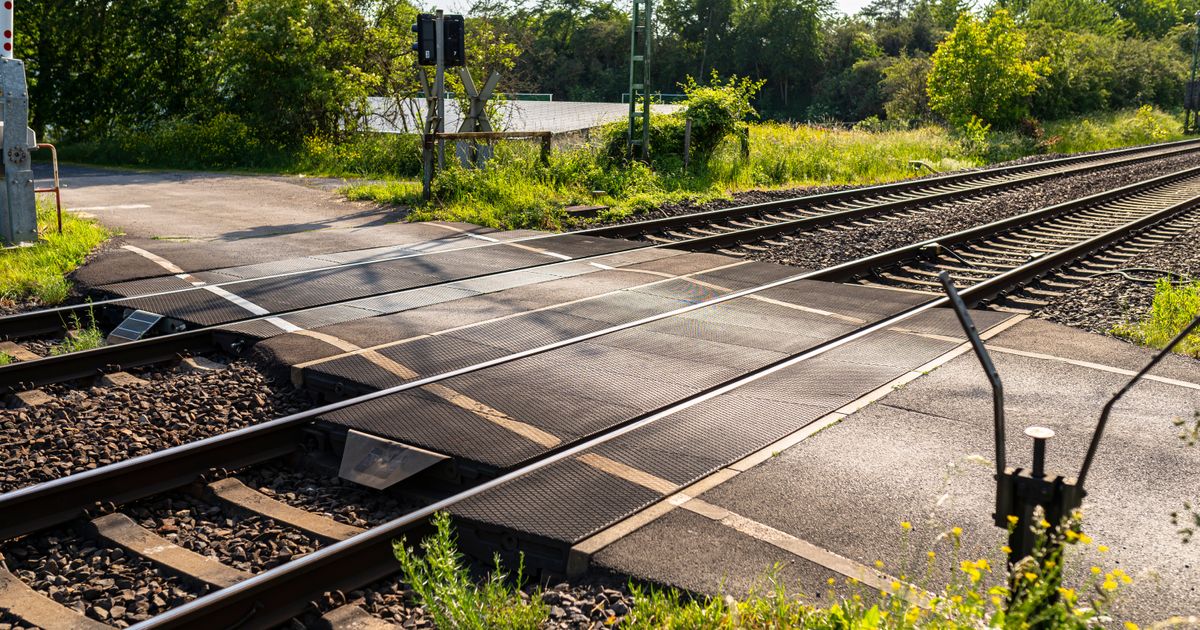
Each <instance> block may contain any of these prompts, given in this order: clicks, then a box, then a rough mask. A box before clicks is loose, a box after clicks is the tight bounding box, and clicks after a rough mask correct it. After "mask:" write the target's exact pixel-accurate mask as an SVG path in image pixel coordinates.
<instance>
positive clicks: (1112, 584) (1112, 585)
mask: <svg viewBox="0 0 1200 630" xmlns="http://www.w3.org/2000/svg"><path fill="white" fill-rule="evenodd" d="M1100 588H1102V589H1104V590H1106V591H1115V590H1117V582H1116V580H1113V579H1112V578H1111V577H1108V578H1105V579H1104V583H1103V584H1101V585H1100Z"/></svg>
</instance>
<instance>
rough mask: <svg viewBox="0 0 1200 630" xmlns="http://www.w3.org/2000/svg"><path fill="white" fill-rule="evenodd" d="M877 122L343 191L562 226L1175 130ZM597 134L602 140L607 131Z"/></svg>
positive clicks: (452, 214) (484, 221)
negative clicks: (596, 211) (696, 157)
mask: <svg viewBox="0 0 1200 630" xmlns="http://www.w3.org/2000/svg"><path fill="white" fill-rule="evenodd" d="M875 128H876V130H869V129H870V126H866V127H864V128H861V129H857V128H856V129H828V128H821V127H813V126H808V125H790V124H782V123H764V124H756V125H751V126H750V151H749V155H748V156H743V155H742V151H741V143H740V141H739V140H737V139H734V138H730V139H727V140H726V141H724V142H723V143H722V144H721V145H719V146H718V147H717V150H716V152H715V153H714V155H713V156H712V157H711V158H710V159H708V160H706V161H703V162H700V163H694V164H692V165H690V168H688V169H684V168H683V161H682V159H681V157H680V156H674V155H658V156H656V157H655V159H654V162H653V167H652V168H651V167H648V166H646V165H644V164H641V163H633V164H626V163H622V162H619V161H613V160H611V159H608V158H607V157H606V155H605V152H604V150H603V146H604V144H605V141H604V140H602V141H601V142H599V143H597V144H596V145H589V146H583V147H578V148H574V149H568V150H563V151H560V152H556V153H555V154H554V155H553V156H552V157H551V160H550V163H549V164H548V165H542V164H540V163H539V162H538V160H537V152H536V150H535V149H534V148H532V147H528V146H523V145H519V144H504V145H501V146H500V147H498V148H497V152H496V156H495V158H494V159H493V160H492V161H491V162H490V163H489V164H488V166H487V169H485V170H483V171H478V170H474V169H465V168H461V167H459V166H456V165H450V166H449V167H448V168H447V169H445V170H444V171H442V172H440V173H439V174H438V176H437V177H436V178H435V180H434V186H433V193H434V199H433V201H432V202H430V203H425V202H423V201H422V200H421V199H420V185H419V183H417V182H414V181H387V182H383V183H372V184H363V185H354V186H350V187H349V188H347V189H346V190H345V191H344V192H345V193H346V194H347V195H348V196H349V197H350V198H352V199H367V200H374V201H379V202H385V203H399V204H403V205H408V206H410V207H412V208H413V210H414V211H413V212H412V213H411V215H410V216H409V218H410V220H414V221H425V220H431V219H441V220H451V221H466V222H470V223H477V224H480V225H486V226H489V227H495V228H502V229H512V228H537V229H550V230H555V229H562V228H563V227H567V226H568V225H569V224H570V222H569V221H568V220H567V218H566V215H565V213H564V212H563V208H564V207H566V206H570V205H578V204H592V203H600V204H604V205H607V206H610V207H611V210H610V211H609V212H608V213H607V214H606V215H605V216H604V218H608V219H612V218H619V217H621V216H625V215H628V214H631V213H636V212H639V211H641V210H646V209H650V208H654V207H657V206H659V205H661V204H664V203H669V202H680V201H692V202H704V201H709V200H712V199H717V198H722V197H728V196H729V195H730V194H731V193H733V192H738V191H744V190H751V189H762V188H780V187H792V186H806V185H839V184H855V185H857V184H876V183H882V182H889V181H895V180H899V179H903V178H906V177H911V176H913V175H915V174H918V173H924V172H927V171H924V170H918V168H920V169H923V168H924V166H929V167H932V168H933V169H934V170H938V171H950V170H956V169H961V168H964V167H970V166H979V165H983V164H987V163H991V162H996V161H1004V160H1010V159H1016V158H1020V157H1023V156H1026V155H1030V154H1033V153H1038V152H1044V151H1055V152H1076V151H1095V150H1102V149H1111V148H1116V147H1122V146H1128V145H1134V144H1146V143H1151V142H1162V141H1167V140H1173V139H1177V138H1180V137H1182V128H1181V126H1180V124H1179V121H1178V120H1176V119H1175V118H1174V117H1173V116H1171V115H1170V114H1167V113H1165V112H1162V111H1159V110H1156V109H1153V108H1150V107H1143V108H1141V109H1138V110H1130V111H1123V112H1116V113H1112V114H1106V115H1101V116H1093V117H1090V118H1085V119H1076V120H1069V121H1059V122H1054V123H1048V124H1047V125H1046V127H1045V136H1044V137H1043V138H1040V139H1039V138H1037V137H1032V136H1026V135H1022V134H1021V133H1018V132H1015V131H1012V132H1003V133H987V132H986V131H983V132H981V133H977V134H974V135H971V134H955V133H952V132H950V131H948V130H946V129H944V128H942V127H938V126H927V127H922V128H918V129H897V128H890V127H888V126H887V125H876V126H875ZM600 135H601V137H602V139H603V138H608V136H609V135H611V130H607V129H606V130H603V131H602V132H601V134H600ZM917 163H921V164H922V166H920V167H918V165H917ZM593 191H603V192H602V193H601V194H593Z"/></svg>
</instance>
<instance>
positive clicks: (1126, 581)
mask: <svg viewBox="0 0 1200 630" xmlns="http://www.w3.org/2000/svg"><path fill="white" fill-rule="evenodd" d="M1121 582H1122V583H1123V584H1133V578H1131V577H1129V576H1128V575H1122V576H1121Z"/></svg>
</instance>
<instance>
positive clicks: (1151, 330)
mask: <svg viewBox="0 0 1200 630" xmlns="http://www.w3.org/2000/svg"><path fill="white" fill-rule="evenodd" d="M1197 315H1200V280H1198V281H1192V282H1173V281H1172V279H1171V278H1159V279H1158V282H1157V283H1155V285H1154V301H1153V302H1152V303H1151V305H1150V312H1149V313H1147V314H1146V317H1145V318H1144V319H1142V320H1141V321H1137V322H1128V323H1125V324H1118V325H1117V326H1114V327H1113V329H1112V330H1111V331H1110V332H1111V333H1112V334H1113V335H1115V336H1117V337H1121V338H1124V339H1128V340H1130V341H1132V342H1134V343H1138V344H1142V345H1146V346H1150V347H1152V348H1165V347H1166V346H1167V343H1168V342H1170V341H1171V339H1173V338H1174V337H1175V336H1176V335H1178V334H1179V333H1181V332H1183V329H1184V328H1185V327H1187V325H1188V324H1190V323H1191V322H1192V320H1193V319H1195V318H1196V316H1197ZM1175 352H1178V353H1180V354H1185V355H1187V356H1191V357H1196V358H1200V332H1193V333H1192V334H1190V335H1188V336H1187V337H1186V338H1184V339H1183V340H1182V341H1180V342H1179V345H1177V346H1175Z"/></svg>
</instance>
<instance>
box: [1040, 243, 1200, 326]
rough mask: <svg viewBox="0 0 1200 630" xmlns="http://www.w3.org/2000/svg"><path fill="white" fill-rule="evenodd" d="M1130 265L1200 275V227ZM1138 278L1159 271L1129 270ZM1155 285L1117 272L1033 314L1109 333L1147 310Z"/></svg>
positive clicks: (1066, 295) (1148, 276) (1094, 281)
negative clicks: (1141, 271)
mask: <svg viewBox="0 0 1200 630" xmlns="http://www.w3.org/2000/svg"><path fill="white" fill-rule="evenodd" d="M1127 267H1129V268H1134V267H1144V268H1151V269H1159V270H1162V271H1164V272H1170V273H1173V274H1177V275H1180V276H1184V277H1189V278H1197V277H1200V228H1194V229H1192V230H1189V231H1188V232H1185V233H1184V234H1181V235H1179V236H1177V237H1175V238H1173V239H1171V240H1170V241H1167V242H1166V243H1163V244H1162V245H1159V246H1157V247H1154V248H1151V249H1150V250H1148V251H1146V252H1143V253H1142V254H1139V255H1138V256H1135V257H1134V258H1133V259H1132V260H1130V261H1129V264H1128V265H1127ZM1130 275H1133V276H1135V277H1139V278H1154V277H1157V276H1158V275H1160V274H1155V273H1144V272H1143V273H1131V274H1130ZM1162 275H1165V274H1162ZM1153 300H1154V285H1153V284H1149V283H1141V282H1134V281H1132V280H1129V279H1127V278H1124V277H1122V276H1119V275H1105V276H1097V277H1095V278H1093V279H1091V280H1089V281H1087V282H1085V283H1084V284H1082V285H1081V286H1079V287H1078V288H1076V289H1071V290H1070V291H1067V292H1066V293H1064V294H1063V295H1062V296H1061V297H1058V298H1055V299H1052V300H1050V303H1049V304H1048V305H1046V306H1045V307H1042V308H1040V309H1038V310H1037V311H1036V312H1035V313H1034V315H1035V316H1037V317H1042V318H1044V319H1048V320H1050V321H1052V322H1057V323H1060V324H1066V325H1068V326H1074V327H1076V328H1082V329H1084V330H1088V331H1091V332H1095V333H1101V334H1108V331H1109V330H1111V329H1112V327H1113V326H1116V325H1117V324H1123V323H1129V322H1135V321H1138V320H1140V319H1142V318H1143V317H1145V316H1146V314H1147V313H1148V312H1149V311H1150V304H1151V302H1152V301H1153Z"/></svg>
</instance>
